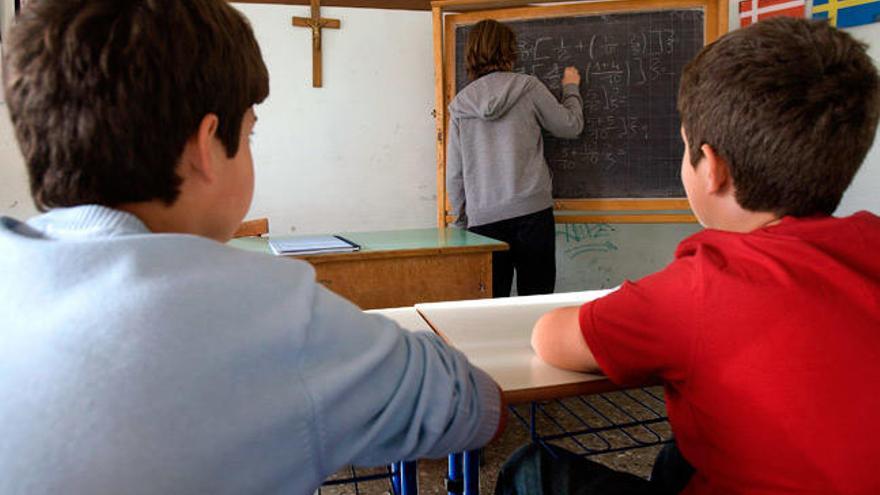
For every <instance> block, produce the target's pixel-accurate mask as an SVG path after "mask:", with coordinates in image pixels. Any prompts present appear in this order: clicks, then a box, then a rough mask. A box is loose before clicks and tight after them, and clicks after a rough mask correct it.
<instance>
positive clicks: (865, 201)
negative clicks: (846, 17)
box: [837, 23, 880, 215]
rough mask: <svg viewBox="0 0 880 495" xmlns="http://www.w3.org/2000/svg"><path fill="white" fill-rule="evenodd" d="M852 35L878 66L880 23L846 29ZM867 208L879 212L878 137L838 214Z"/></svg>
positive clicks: (879, 147)
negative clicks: (866, 49)
mask: <svg viewBox="0 0 880 495" xmlns="http://www.w3.org/2000/svg"><path fill="white" fill-rule="evenodd" d="M848 31H849V32H850V33H851V34H852V35H853V36H855V37H856V38H858V39H860V40H862V41H864V42H865V43H867V44H868V46H869V53H870V54H871V56H872V57H873V58H874V61H875V63H877V65H878V66H880V23H874V24H867V25H864V26H858V27H855V28H851V29H849V30H848ZM859 210H868V211H872V212H874V213H876V214H880V138H875V140H874V147H873V148H871V151H869V152H868V157H867V158H866V159H865V162H864V163H863V164H862V168H861V169H860V170H859V173H858V174H857V175H856V178H855V179H854V180H853V183H852V185H851V186H850V188H849V189H848V190H847V191H846V194H844V196H843V200H842V201H841V203H840V207H839V208H838V209H837V214H838V215H848V214H850V213H853V212H856V211H859Z"/></svg>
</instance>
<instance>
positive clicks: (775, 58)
mask: <svg viewBox="0 0 880 495" xmlns="http://www.w3.org/2000/svg"><path fill="white" fill-rule="evenodd" d="M865 48H866V47H865V45H864V44H862V43H859V42H857V41H855V40H854V39H853V38H852V37H851V36H850V35H849V34H847V33H844V32H842V31H839V30H837V29H835V28H834V27H832V26H830V25H828V24H827V23H825V22H814V21H807V20H804V19H793V18H788V17H778V18H773V19H769V20H766V21H761V22H758V23H756V24H753V25H751V26H749V27H747V28H744V29H740V30H737V31H733V32H731V33H728V34H726V35H724V36H723V37H721V38H720V39H719V40H717V41H715V42H714V43H712V44H710V45H708V46H707V47H705V48H704V49H703V50H702V51H701V52H700V53H699V54H698V55H697V57H696V58H695V59H694V60H692V61H691V62H690V63H689V64H688V65H687V66H686V67H685V69H684V74H683V75H682V78H681V88H680V90H679V96H678V109H679V112H680V114H681V121H682V125H683V127H684V130H685V134H686V137H687V141H688V147H689V148H690V157H691V163H692V164H693V165H694V166H696V165H697V163H698V162H699V160H700V159H701V158H702V156H703V154H702V152H701V151H700V146H702V145H703V144H708V145H710V146H712V148H713V149H714V150H715V151H716V152H717V153H718V154H719V155H720V156H721V157H722V158H723V159H725V160H726V162H727V164H728V165H729V167H730V171H731V174H732V176H733V181H734V184H735V186H736V200H737V202H738V203H739V204H740V206H742V207H743V208H745V209H747V210H751V211H769V212H774V213H776V214H778V215H793V216H808V215H813V214H819V213H824V214H829V215H830V214H831V213H833V212H834V210H835V209H836V208H837V205H838V203H839V202H840V198H841V197H842V196H843V192H844V191H845V190H846V188H847V187H848V186H849V184H850V182H851V181H852V178H853V176H855V174H856V171H858V168H859V166H860V165H861V163H862V160H863V159H864V158H865V155H866V154H867V152H868V149H869V148H870V147H871V143H872V142H873V141H874V134H875V131H876V128H877V117H878V107H880V96H878V91H880V90H878V87H880V82H878V76H877V70H876V68H875V67H874V65H873V63H872V62H871V59H870V57H869V56H868V55H867V54H866V52H865Z"/></svg>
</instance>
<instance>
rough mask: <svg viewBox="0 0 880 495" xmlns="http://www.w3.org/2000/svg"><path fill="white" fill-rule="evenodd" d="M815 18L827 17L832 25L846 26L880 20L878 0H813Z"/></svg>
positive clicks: (879, 3)
mask: <svg viewBox="0 0 880 495" xmlns="http://www.w3.org/2000/svg"><path fill="white" fill-rule="evenodd" d="M813 19H826V20H828V22H829V23H830V24H831V25H832V26H837V27H839V28H846V27H852V26H861V25H862V24H869V23H872V22H877V21H878V20H880V2H878V1H877V0H813Z"/></svg>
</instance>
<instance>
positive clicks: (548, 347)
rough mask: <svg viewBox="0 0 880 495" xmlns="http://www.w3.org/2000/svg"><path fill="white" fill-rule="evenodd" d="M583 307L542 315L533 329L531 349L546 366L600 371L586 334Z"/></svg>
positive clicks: (560, 309) (590, 371)
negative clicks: (582, 325)
mask: <svg viewBox="0 0 880 495" xmlns="http://www.w3.org/2000/svg"><path fill="white" fill-rule="evenodd" d="M579 314H580V306H570V307H566V308H558V309H554V310H553V311H550V312H549V313H547V314H545V315H544V316H542V317H541V318H540V319H539V320H538V322H537V323H535V328H534V330H532V348H534V349H535V352H536V353H538V356H540V357H541V359H543V360H544V361H546V362H547V363H549V364H551V365H553V366H556V367H558V368H564V369H567V370H572V371H583V372H588V373H592V372H597V371H601V370H600V369H599V365H598V364H597V363H596V358H595V357H594V356H593V353H592V351H590V347H589V346H588V345H587V341H586V340H585V339H584V334H583V333H582V332H581V324H580V318H579Z"/></svg>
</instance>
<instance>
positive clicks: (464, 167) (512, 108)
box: [446, 72, 584, 228]
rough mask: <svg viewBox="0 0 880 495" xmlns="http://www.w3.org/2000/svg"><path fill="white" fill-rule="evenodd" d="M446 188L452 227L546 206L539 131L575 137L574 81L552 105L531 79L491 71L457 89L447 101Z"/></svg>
mask: <svg viewBox="0 0 880 495" xmlns="http://www.w3.org/2000/svg"><path fill="white" fill-rule="evenodd" d="M449 112H450V114H451V116H452V118H451V122H450V128H449V144H448V148H447V153H446V191H447V194H448V195H449V202H450V204H451V207H452V209H451V214H452V216H453V217H454V218H455V221H454V225H456V226H458V227H461V228H466V227H476V226H478V225H485V224H487V223H493V222H498V221H501V220H506V219H509V218H515V217H520V216H523V215H528V214H529V213H534V212H536V211H541V210H543V209H545V208H549V207H551V206H552V205H553V198H552V185H551V182H550V170H549V168H548V167H547V162H546V161H545V160H544V140H543V138H542V137H541V128H544V129H546V130H548V131H549V132H550V133H551V134H553V135H554V136H556V137H560V138H575V137H577V136H578V135H579V134H580V133H581V131H582V130H583V127H584V110H583V101H582V100H581V95H580V91H579V89H578V86H577V85H575V84H567V85H565V86H564V87H563V90H562V103H561V104H560V103H559V102H558V101H557V100H556V98H555V97H554V96H553V94H551V93H550V90H548V89H547V87H546V86H544V84H543V83H541V81H540V80H538V79H537V78H535V77H534V76H528V75H524V74H517V73H513V72H493V73H491V74H487V75H485V76H483V77H481V78H479V79H477V80H476V81H474V82H472V83H471V84H469V85H468V86H467V87H465V88H464V89H463V90H461V92H459V93H458V95H457V96H456V97H455V99H453V100H452V103H451V104H450V105H449Z"/></svg>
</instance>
